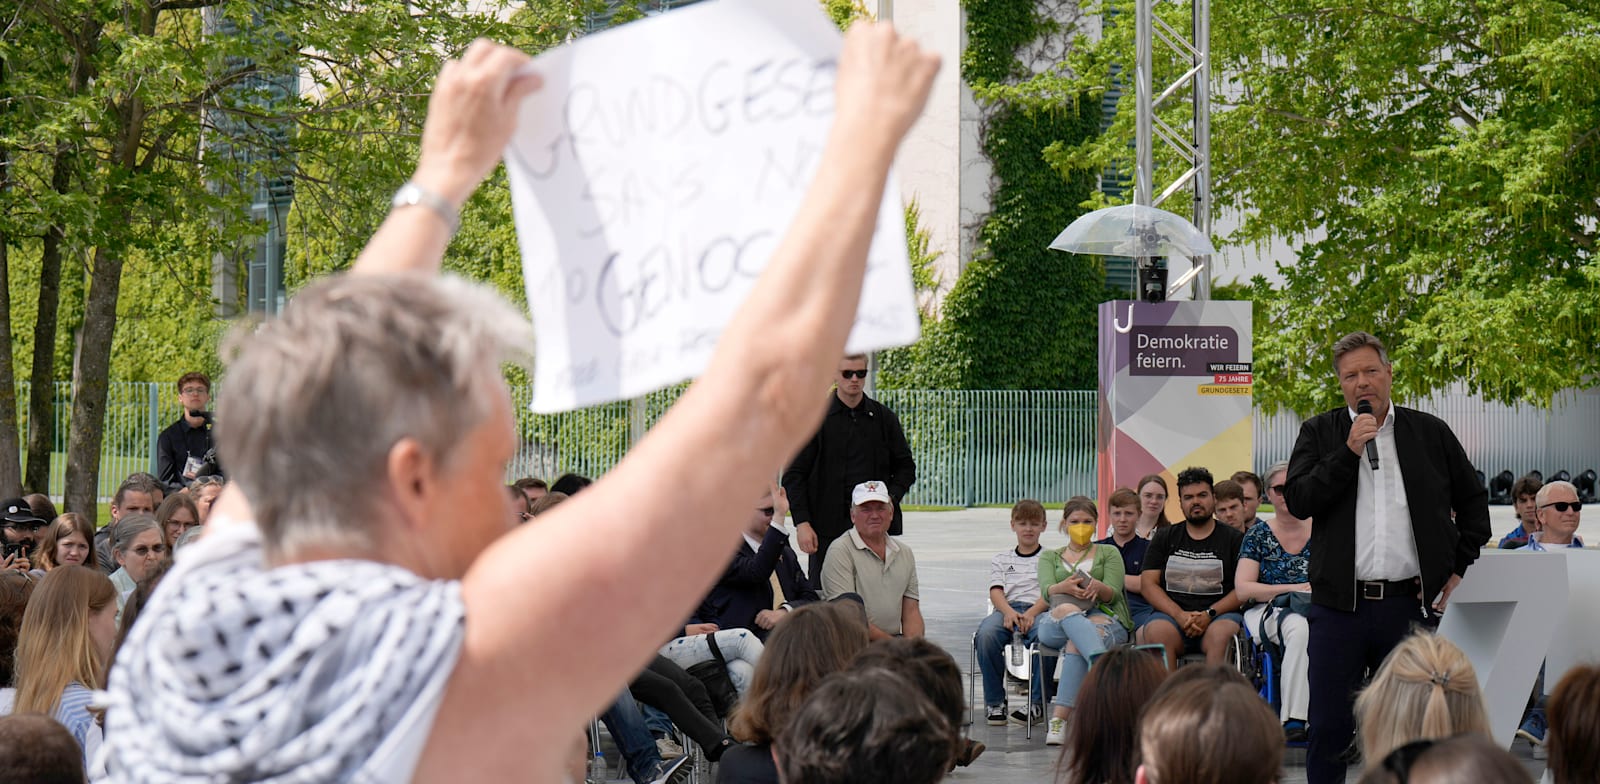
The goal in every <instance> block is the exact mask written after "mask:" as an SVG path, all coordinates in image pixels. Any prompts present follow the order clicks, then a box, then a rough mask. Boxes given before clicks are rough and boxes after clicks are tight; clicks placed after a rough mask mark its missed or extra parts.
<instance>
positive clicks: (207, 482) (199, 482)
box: [189, 474, 222, 487]
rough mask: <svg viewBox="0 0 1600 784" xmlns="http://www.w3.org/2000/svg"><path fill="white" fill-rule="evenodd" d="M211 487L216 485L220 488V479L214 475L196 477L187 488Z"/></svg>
mask: <svg viewBox="0 0 1600 784" xmlns="http://www.w3.org/2000/svg"><path fill="white" fill-rule="evenodd" d="M211 485H216V486H218V487H221V486H222V477H220V476H216V475H212V474H208V475H206V476H197V477H195V480H194V482H192V483H190V485H189V486H190V487H210V486H211Z"/></svg>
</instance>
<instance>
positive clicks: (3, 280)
mask: <svg viewBox="0 0 1600 784" xmlns="http://www.w3.org/2000/svg"><path fill="white" fill-rule="evenodd" d="M5 79H6V63H5V61H4V60H0V84H4V83H5ZM10 164H11V155H10V151H9V150H8V149H6V148H4V147H0V193H4V192H5V191H7V190H9V189H10V188H11V165H10ZM9 243H10V238H9V237H8V236H6V234H5V232H3V231H0V496H5V497H7V498H9V497H12V496H17V495H21V494H22V492H21V491H22V464H21V463H20V462H18V461H19V460H20V458H21V455H20V453H19V446H18V444H17V376H16V369H15V368H14V367H13V366H12V361H11V248H10V247H9Z"/></svg>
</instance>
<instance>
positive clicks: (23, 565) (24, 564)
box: [0, 498, 46, 573]
mask: <svg viewBox="0 0 1600 784" xmlns="http://www.w3.org/2000/svg"><path fill="white" fill-rule="evenodd" d="M45 525H46V523H45V521H44V520H41V519H40V518H39V516H38V515H35V514H34V513H33V509H31V508H29V506H28V503H27V502H26V501H23V500H22V499H21V498H12V499H10V500H8V501H4V502H0V542H3V545H4V550H3V552H0V570H5V569H15V570H17V571H19V572H23V573H27V572H28V570H30V569H32V568H33V564H32V562H31V560H30V559H32V558H33V555H34V552H33V551H34V549H35V548H36V547H38V545H39V529H40V528H43V527H44V526H45Z"/></svg>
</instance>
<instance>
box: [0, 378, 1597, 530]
mask: <svg viewBox="0 0 1600 784" xmlns="http://www.w3.org/2000/svg"><path fill="white" fill-rule="evenodd" d="M683 389H684V387H683V386H678V387H673V388H670V389H665V390H662V391H659V392H654V393H651V394H649V395H646V396H645V397H642V398H639V399H637V400H633V401H626V402H619V403H609V404H606V405H602V406H595V407H593V408H588V409H583V410H581V411H570V412H566V413H562V414H544V415H540V414H533V413H530V412H529V411H528V403H529V401H530V400H531V394H532V393H531V390H530V389H527V388H518V389H515V390H513V394H512V397H513V401H514V402H515V404H516V410H517V411H518V412H520V413H519V414H518V436H519V440H520V443H521V444H522V446H521V448H520V449H519V450H518V453H517V455H516V457H515V458H514V459H513V461H512V463H511V466H510V468H509V474H510V477H518V476H540V477H547V478H553V477H555V476H557V475H560V474H562V473H566V472H569V471H570V472H573V473H579V474H583V475H586V476H591V477H593V476H599V475H601V474H603V473H605V472H606V471H608V470H610V469H611V467H612V466H614V465H616V464H617V462H618V461H620V460H621V459H622V456H623V455H624V454H626V453H627V450H628V448H629V447H630V446H631V445H632V444H633V443H635V442H636V441H637V440H638V439H639V438H641V437H643V435H644V433H645V432H646V431H647V430H649V429H650V427H651V426H653V425H654V424H655V423H656V421H657V420H659V419H660V418H661V416H662V414H664V413H665V412H666V410H667V408H668V407H669V406H671V405H672V403H673V402H674V401H676V400H677V398H678V396H679V395H680V394H682V392H683ZM219 391H220V390H219ZM53 394H54V400H55V405H54V420H53V422H52V423H51V432H52V433H53V438H54V441H53V443H54V447H53V449H52V454H51V471H50V492H51V494H53V495H60V494H61V492H62V489H63V486H64V482H63V477H64V475H65V466H66V460H65V453H66V445H67V421H68V418H69V416H70V414H71V409H72V385H71V384H70V383H66V382H58V383H56V384H55V386H54V390H53ZM27 395H28V385H27V384H26V383H24V384H21V385H19V388H18V392H17V400H18V403H19V406H21V407H23V408H25V407H26V406H25V402H24V401H26V400H27V399H28V398H27ZM878 397H879V399H880V400H881V401H882V402H883V403H884V404H885V405H887V406H889V408H891V409H893V410H894V411H895V413H897V414H898V415H899V417H900V422H901V425H902V426H903V427H904V428H905V431H906V438H907V440H908V441H909V442H910V443H911V450H912V453H913V454H914V455H915V456H916V459H917V482H916V484H915V485H914V486H912V488H911V492H910V494H909V495H908V496H907V498H906V501H907V503H912V504H928V505H936V506H972V505H976V504H1009V503H1012V502H1013V501H1015V500H1016V499H1018V498H1039V499H1042V500H1045V501H1059V500H1063V499H1065V498H1068V497H1070V496H1073V495H1077V494H1080V493H1081V494H1092V492H1093V490H1094V473H1095V453H1094V445H1095V412H1096V406H1097V405H1098V404H1097V400H1096V394H1095V393H1094V392H1093V391H1083V390H1079V391H952V390H893V391H888V390H885V391H882V392H881V394H880V395H879V396H878ZM1411 405H1412V406H1413V407H1415V408H1418V409H1421V410H1423V411H1427V412H1429V413H1433V414H1436V415H1438V416H1440V417H1442V418H1443V419H1444V420H1445V421H1447V422H1449V423H1450V426H1451V427H1452V429H1454V430H1455V432H1456V435H1457V436H1458V437H1459V438H1460V439H1461V442H1462V445H1463V446H1464V447H1465V448H1466V450H1467V456H1468V457H1469V458H1471V459H1472V461H1473V464H1474V465H1476V466H1478V467H1479V469H1481V470H1482V471H1483V472H1484V473H1485V474H1486V475H1488V476H1493V475H1495V474H1497V473H1499V472H1500V471H1502V470H1509V471H1511V472H1512V473H1513V474H1515V475H1518V476H1520V475H1522V474H1523V473H1525V472H1527V471H1529V470H1534V469H1538V470H1540V471H1543V472H1544V473H1545V475H1547V476H1548V475H1551V474H1553V473H1554V472H1556V471H1558V470H1568V471H1570V472H1571V473H1572V474H1574V475H1576V474H1578V473H1579V472H1581V471H1583V470H1585V469H1588V468H1600V390H1592V391H1588V392H1579V393H1573V394H1570V395H1568V396H1566V397H1565V398H1563V399H1561V400H1559V401H1558V402H1557V405H1556V406H1554V407H1553V408H1552V409H1550V410H1548V411H1547V410H1541V409H1535V408H1532V407H1529V406H1505V405H1500V404H1493V403H1485V402H1483V401H1482V400H1481V399H1480V398H1477V397H1475V396H1472V395H1468V394H1466V393H1464V392H1461V391H1453V392H1449V393H1445V394H1441V395H1437V396H1435V397H1432V398H1429V399H1427V400H1423V401H1418V402H1415V403H1412V404H1411ZM20 414H21V416H22V418H23V419H22V421H21V422H19V423H18V424H19V430H20V432H23V433H26V432H27V420H26V416H27V412H26V411H22V412H20ZM178 415H179V408H178V403H177V398H176V395H175V394H174V390H173V388H172V386H171V385H170V384H147V383H115V384H112V385H111V387H110V389H109V392H108V395H107V399H106V427H105V440H104V443H103V444H102V446H101V452H100V455H101V456H100V478H99V485H98V490H99V495H100V496H101V497H102V498H109V497H110V496H111V495H112V494H113V493H114V492H116V488H117V484H118V483H119V482H121V481H122V479H123V478H125V477H126V476H127V475H128V474H130V473H133V472H135V471H154V468H155V460H156V439H157V437H158V436H159V435H160V433H161V430H162V429H163V428H165V427H166V426H167V425H168V424H170V423H172V422H173V421H175V420H176V419H177V417H178ZM1300 421H1301V420H1300V418H1299V417H1297V416H1295V415H1293V414H1288V413H1280V414H1278V415H1276V416H1270V417H1268V416H1261V415H1258V416H1257V417H1256V421H1255V463H1256V466H1255V468H1256V470H1257V471H1258V472H1259V471H1263V470H1265V469H1266V467H1267V466H1269V465H1271V464H1273V463H1274V462H1276V461H1278V460H1283V459H1286V458H1287V457H1288V456H1289V452H1290V450H1291V449H1292V448H1293V446H1294V439H1295V436H1296V435H1297V434H1298V433H1299V428H1300ZM1224 468H1225V467H1220V466H1219V467H1217V469H1218V470H1219V471H1220V470H1223V469H1224ZM1226 468H1227V469H1228V470H1232V467H1226Z"/></svg>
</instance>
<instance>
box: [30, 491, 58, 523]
mask: <svg viewBox="0 0 1600 784" xmlns="http://www.w3.org/2000/svg"><path fill="white" fill-rule="evenodd" d="M22 502H23V503H25V504H27V505H28V508H29V509H31V510H33V516H34V517H37V518H39V519H41V520H54V519H56V517H58V516H59V515H58V514H57V512H56V505H55V504H53V503H51V502H50V496H47V495H45V494H44V493H29V494H27V495H25V496H23V497H22Z"/></svg>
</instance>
